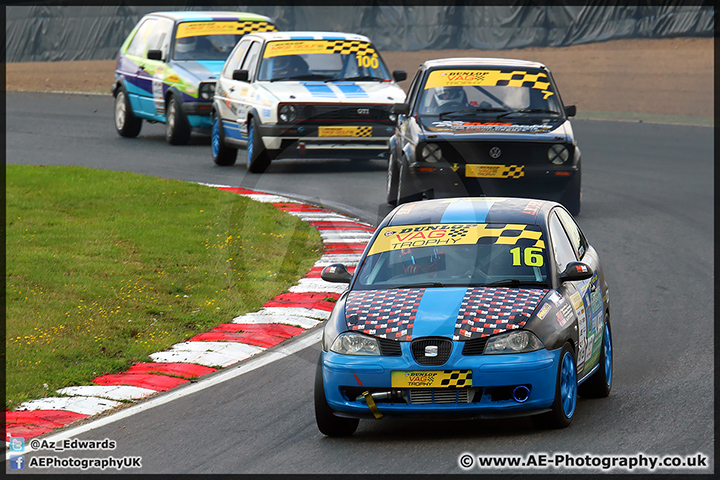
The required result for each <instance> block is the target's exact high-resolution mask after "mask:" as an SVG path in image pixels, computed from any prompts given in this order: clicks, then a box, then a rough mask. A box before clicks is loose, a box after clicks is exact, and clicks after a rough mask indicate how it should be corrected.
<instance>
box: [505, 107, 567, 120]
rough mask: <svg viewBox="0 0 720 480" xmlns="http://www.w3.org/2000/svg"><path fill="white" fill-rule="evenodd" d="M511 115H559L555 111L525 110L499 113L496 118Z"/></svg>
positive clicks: (541, 109)
mask: <svg viewBox="0 0 720 480" xmlns="http://www.w3.org/2000/svg"><path fill="white" fill-rule="evenodd" d="M513 113H549V114H552V115H560V112H556V111H555V110H546V109H544V108H527V109H524V110H513V111H511V112H506V113H501V114H500V115H498V116H497V118H500V117H505V116H507V115H512V114H513Z"/></svg>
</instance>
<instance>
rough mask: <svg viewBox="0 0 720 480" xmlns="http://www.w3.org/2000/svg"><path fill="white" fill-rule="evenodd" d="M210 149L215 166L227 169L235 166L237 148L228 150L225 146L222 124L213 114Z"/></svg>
mask: <svg viewBox="0 0 720 480" xmlns="http://www.w3.org/2000/svg"><path fill="white" fill-rule="evenodd" d="M210 148H211V150H212V157H213V161H214V162H215V165H220V166H221V167H229V166H232V165H235V161H236V160H237V153H238V151H237V148H230V147H228V146H226V145H225V130H224V129H223V126H222V122H221V121H220V119H219V118H218V117H217V116H216V115H215V113H214V112H213V116H212V132H211V134H210Z"/></svg>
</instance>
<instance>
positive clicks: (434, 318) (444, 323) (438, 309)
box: [412, 287, 467, 339]
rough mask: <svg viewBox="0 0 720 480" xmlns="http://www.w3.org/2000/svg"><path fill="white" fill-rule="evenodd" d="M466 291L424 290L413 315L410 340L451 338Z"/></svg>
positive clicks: (455, 288)
mask: <svg viewBox="0 0 720 480" xmlns="http://www.w3.org/2000/svg"><path fill="white" fill-rule="evenodd" d="M466 291H467V288H466V287H450V288H428V289H426V290H425V294H424V295H423V297H422V300H420V305H418V309H417V313H416V314H415V321H414V322H413V332H412V338H414V339H415V338H420V337H429V336H442V337H448V338H452V336H453V334H454V333H455V324H456V323H457V317H458V312H459V310H460V304H461V303H462V301H463V298H464V297H465V292H466Z"/></svg>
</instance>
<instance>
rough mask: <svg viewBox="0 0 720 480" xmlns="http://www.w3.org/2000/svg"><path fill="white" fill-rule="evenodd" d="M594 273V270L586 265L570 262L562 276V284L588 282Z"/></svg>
mask: <svg viewBox="0 0 720 480" xmlns="http://www.w3.org/2000/svg"><path fill="white" fill-rule="evenodd" d="M593 273H594V272H593V269H592V268H590V266H589V265H588V264H586V263H582V262H570V263H568V264H567V267H565V270H564V271H563V272H562V273H561V274H560V282H561V283H562V282H568V281H571V282H572V281H578V280H587V279H588V278H590V277H592V276H593Z"/></svg>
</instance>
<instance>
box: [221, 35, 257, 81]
mask: <svg viewBox="0 0 720 480" xmlns="http://www.w3.org/2000/svg"><path fill="white" fill-rule="evenodd" d="M249 46H250V40H243V41H241V42H240V44H239V45H238V47H237V48H236V49H235V51H234V52H233V53H232V54H231V55H230V58H228V60H227V62H225V69H224V70H223V73H222V76H223V77H225V78H232V73H233V71H235V70H238V69H239V68H240V62H242V59H243V57H245V52H247V50H248V47H249Z"/></svg>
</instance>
